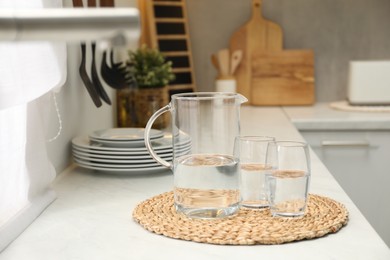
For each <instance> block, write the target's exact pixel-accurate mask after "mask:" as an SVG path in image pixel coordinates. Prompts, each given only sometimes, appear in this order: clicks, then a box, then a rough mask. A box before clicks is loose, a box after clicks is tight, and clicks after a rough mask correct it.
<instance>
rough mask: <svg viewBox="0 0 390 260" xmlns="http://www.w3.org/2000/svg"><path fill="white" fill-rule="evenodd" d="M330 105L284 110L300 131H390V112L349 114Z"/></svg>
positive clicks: (291, 107) (286, 108) (287, 108)
mask: <svg viewBox="0 0 390 260" xmlns="http://www.w3.org/2000/svg"><path fill="white" fill-rule="evenodd" d="M329 104H330V103H317V104H315V105H313V106H297V107H294V106H290V107H283V110H284V111H285V113H286V114H287V116H288V117H289V118H290V120H291V122H292V123H293V124H294V125H295V126H296V127H297V128H298V129H299V130H390V112H349V111H342V110H337V109H334V108H331V107H330V105H329Z"/></svg>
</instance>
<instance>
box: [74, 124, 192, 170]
mask: <svg viewBox="0 0 390 260" xmlns="http://www.w3.org/2000/svg"><path fill="white" fill-rule="evenodd" d="M151 139H152V140H153V141H152V145H153V148H154V150H155V151H156V153H157V154H158V155H159V156H160V157H161V158H163V159H164V160H166V161H172V158H173V148H172V135H171V134H170V133H163V132H162V131H159V130H155V129H152V131H151ZM72 147H73V149H72V150H73V158H74V161H75V162H76V163H77V164H78V165H79V166H81V167H84V168H88V169H93V170H99V171H105V172H116V173H152V172H157V171H162V170H166V169H167V168H165V167H164V166H161V165H160V164H159V163H158V162H156V161H155V160H154V159H153V158H152V157H151V155H150V154H149V152H148V151H147V150H146V147H145V142H144V129H143V128H111V129H105V130H98V131H95V132H93V133H91V134H89V136H79V137H75V138H74V139H73V140H72ZM190 149H191V142H190V140H189V139H188V140H184V141H183V143H182V144H180V151H176V152H177V153H176V156H177V155H178V153H179V155H184V154H186V153H187V152H188V151H189V150H190Z"/></svg>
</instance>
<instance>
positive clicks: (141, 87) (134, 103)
mask: <svg viewBox="0 0 390 260" xmlns="http://www.w3.org/2000/svg"><path fill="white" fill-rule="evenodd" d="M126 69H127V77H132V78H133V79H134V82H135V87H134V88H130V89H126V90H120V91H118V126H119V127H129V126H133V127H145V126H146V123H147V122H148V120H149V118H150V117H151V115H152V114H153V113H154V112H155V111H157V110H158V109H159V108H161V107H163V106H165V105H166V104H168V102H169V96H168V84H169V83H170V82H171V81H172V80H174V79H175V75H174V74H173V72H172V62H171V61H166V60H165V58H164V56H163V55H162V54H161V52H160V51H159V50H157V49H153V48H148V47H147V46H146V45H142V46H141V47H140V48H138V49H137V50H135V51H129V52H128V60H127V62H126ZM167 121H168V119H167V118H166V117H162V118H161V120H159V121H157V120H156V122H155V125H154V127H155V128H160V129H161V128H164V127H166V126H167V124H168V122H167Z"/></svg>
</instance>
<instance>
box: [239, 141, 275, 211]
mask: <svg viewBox="0 0 390 260" xmlns="http://www.w3.org/2000/svg"><path fill="white" fill-rule="evenodd" d="M272 141H275V138H274V137H270V136H239V137H236V141H235V147H234V153H235V155H236V157H237V158H239V164H240V193H241V205H242V206H244V207H248V208H265V207H268V191H267V185H266V182H265V173H266V172H267V170H270V168H271V166H270V165H267V164H266V158H267V148H268V144H269V143H270V142H272Z"/></svg>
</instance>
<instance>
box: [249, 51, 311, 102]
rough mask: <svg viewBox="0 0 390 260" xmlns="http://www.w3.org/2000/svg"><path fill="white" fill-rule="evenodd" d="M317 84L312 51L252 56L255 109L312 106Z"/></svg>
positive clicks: (275, 52)
mask: <svg viewBox="0 0 390 260" xmlns="http://www.w3.org/2000/svg"><path fill="white" fill-rule="evenodd" d="M314 81H315V80H314V53H313V51H311V50H284V51H265V52H264V51H263V52H262V51H257V52H254V53H253V54H252V82H251V98H252V105H272V106H275V105H277V106H278V105H311V104H313V103H314V100H315V93H314Z"/></svg>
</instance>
